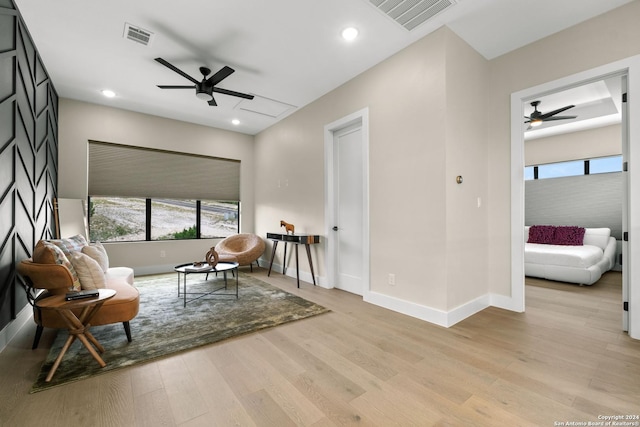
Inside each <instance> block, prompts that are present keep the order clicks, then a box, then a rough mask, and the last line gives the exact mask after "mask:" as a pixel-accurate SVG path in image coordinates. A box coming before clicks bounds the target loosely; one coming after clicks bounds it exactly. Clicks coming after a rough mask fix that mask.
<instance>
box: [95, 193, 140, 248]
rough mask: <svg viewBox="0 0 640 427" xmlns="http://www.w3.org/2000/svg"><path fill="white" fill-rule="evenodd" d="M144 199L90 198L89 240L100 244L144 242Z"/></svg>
mask: <svg viewBox="0 0 640 427" xmlns="http://www.w3.org/2000/svg"><path fill="white" fill-rule="evenodd" d="M145 206H146V201H145V199H136V198H126V197H111V198H106V197H92V198H91V199H90V200H89V239H90V240H91V241H94V242H95V241H100V242H117V241H136V240H145V235H146V234H145V230H146V225H145V222H146V207H145Z"/></svg>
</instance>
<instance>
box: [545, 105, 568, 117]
mask: <svg viewBox="0 0 640 427" xmlns="http://www.w3.org/2000/svg"><path fill="white" fill-rule="evenodd" d="M573 107H575V105H567V106H566V107H562V108H558V109H557V110H553V111H549V112H548V113H544V114H541V115H540V119H542V120H547V118H548V117H551V116H555V115H556V114H558V113H562V112H563V111H565V110H568V109H569V108H573Z"/></svg>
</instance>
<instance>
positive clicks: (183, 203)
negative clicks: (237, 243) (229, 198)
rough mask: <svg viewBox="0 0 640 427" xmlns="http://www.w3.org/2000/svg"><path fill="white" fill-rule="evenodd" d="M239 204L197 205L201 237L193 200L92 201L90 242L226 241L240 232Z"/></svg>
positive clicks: (204, 202) (119, 199)
mask: <svg viewBox="0 0 640 427" xmlns="http://www.w3.org/2000/svg"><path fill="white" fill-rule="evenodd" d="M238 206H239V204H238V202H218V201H210V200H203V201H200V236H198V235H197V217H198V215H197V209H198V203H197V201H196V200H178V199H150V203H149V210H150V212H149V213H150V215H149V217H150V219H151V221H150V224H147V208H148V207H147V199H140V198H126V197H91V198H90V199H89V234H90V239H91V240H92V241H101V242H116V241H129V242H131V241H144V240H147V229H149V235H150V236H151V240H174V239H197V238H202V239H206V238H215V237H227V236H230V235H232V234H236V233H238V232H239V220H238V218H239V215H238Z"/></svg>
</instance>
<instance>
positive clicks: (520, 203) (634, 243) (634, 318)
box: [510, 55, 640, 339]
mask: <svg viewBox="0 0 640 427" xmlns="http://www.w3.org/2000/svg"><path fill="white" fill-rule="evenodd" d="M615 75H620V76H622V75H627V78H628V80H627V83H628V88H627V89H628V91H627V94H628V102H627V112H628V119H629V120H628V124H627V125H628V132H629V133H628V141H629V147H628V162H629V172H628V174H629V176H628V180H629V181H628V182H629V212H628V218H629V224H628V230H629V241H628V249H629V250H628V259H627V260H626V262H627V266H628V272H629V286H628V290H629V336H631V337H632V338H635V339H640V268H635V269H634V268H633V261H634V260H636V258H639V257H640V195H634V193H633V191H632V190H633V189H634V188H636V189H640V170H639V171H634V168H633V165H640V120H633V117H640V103H638V102H636V103H635V104H634V103H633V99H634V95H635V99H638V100H640V55H636V56H633V57H630V58H626V59H623V60H620V61H616V62H613V63H610V64H607V65H603V66H601V67H597V68H593V69H591V70H587V71H583V72H580V73H577V74H574V75H571V76H567V77H564V78H561V79H558V80H555V81H552V82H548V83H544V84H541V85H538V86H534V87H531V88H528V89H524V90H521V91H518V92H514V93H512V94H511V304H510V305H511V307H510V308H511V309H512V310H514V311H519V312H522V311H524V309H525V295H524V294H525V292H524V132H523V131H522V118H523V117H524V105H525V103H526V102H530V101H531V100H533V99H534V98H536V97H538V96H543V95H547V94H550V93H553V92H558V91H562V90H566V89H569V88H571V87H575V86H579V85H582V84H585V83H588V82H591V81H597V80H601V79H603V78H607V77H611V76H615ZM636 251H637V252H638V255H636V253H635V252H636ZM623 261H625V260H623ZM620 305H621V306H622V302H620ZM621 309H622V307H621Z"/></svg>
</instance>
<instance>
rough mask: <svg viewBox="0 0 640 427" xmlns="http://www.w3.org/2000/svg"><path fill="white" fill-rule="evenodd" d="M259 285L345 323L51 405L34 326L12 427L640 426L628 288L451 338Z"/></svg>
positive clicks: (566, 291)
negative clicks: (604, 422) (612, 422)
mask: <svg viewBox="0 0 640 427" xmlns="http://www.w3.org/2000/svg"><path fill="white" fill-rule="evenodd" d="M254 271H255V273H254V275H255V276H257V277H259V278H261V279H263V280H265V281H268V282H270V283H272V284H274V285H276V286H280V287H282V288H284V289H286V290H288V291H290V292H292V293H295V294H299V295H301V296H303V297H304V298H307V299H309V300H312V301H315V302H317V303H320V304H322V305H324V306H326V307H328V308H330V309H331V310H332V311H331V312H330V313H328V314H323V315H320V316H317V317H314V318H311V319H306V320H302V321H298V322H294V323H290V324H287V325H283V326H279V327H276V328H273V329H269V330H266V331H263V332H260V333H255V334H250V335H246V336H243V337H239V338H236V339H232V340H228V341H226V342H223V343H219V344H214V345H210V346H207V347H203V348H200V349H196V350H192V351H188V352H184V353H181V354H179V355H176V356H173V357H168V358H165V359H162V360H159V361H156V362H151V363H147V364H143V365H139V366H134V367H131V368H126V369H122V370H119V371H115V372H111V373H107V374H105V375H100V376H97V377H94V378H91V379H88V380H84V381H79V382H77V383H72V384H68V385H65V386H62V387H58V388H55V389H52V390H48V391H44V392H40V393H36V394H28V390H29V388H30V386H31V384H32V382H33V381H34V379H35V377H36V373H37V371H38V369H39V366H40V364H41V362H42V360H43V359H44V357H45V353H46V352H47V347H48V346H49V345H50V343H51V339H52V334H51V333H50V332H47V333H45V335H44V336H43V340H42V342H41V346H40V349H38V350H35V351H32V350H31V349H30V344H31V339H32V334H33V325H32V324H29V325H27V326H26V327H25V328H23V330H22V331H21V332H20V334H19V336H18V337H16V338H15V339H14V340H13V341H12V342H11V343H10V345H9V346H8V347H7V348H6V349H5V350H4V351H3V352H2V353H1V354H0V372H1V377H0V426H7V427H9V426H11V427H13V426H19V427H22V426H52V427H54V426H154V427H156V426H189V427H191V426H213V425H219V426H232V425H238V426H253V425H257V426H278V427H281V426H292V425H298V426H335V425H371V426H393V425H398V426H410V425H416V426H430V425H442V426H444V425H449V426H519V425H523V426H554V425H560V424H554V423H566V422H585V423H587V422H589V421H591V422H597V421H599V418H598V417H599V416H610V415H636V414H640V341H635V340H632V339H630V338H629V337H628V336H627V335H626V334H625V333H623V332H621V331H620V329H621V326H620V325H621V321H620V316H621V314H620V313H621V310H620V306H621V302H620V300H621V297H620V274H619V273H608V274H607V275H605V276H604V278H603V279H602V280H601V281H600V282H599V283H598V284H597V285H595V286H592V287H579V286H575V285H568V284H554V283H552V282H545V281H541V280H533V279H531V280H527V289H526V312H525V313H520V314H519V313H512V312H508V311H505V310H501V309H497V308H489V309H486V310H484V311H482V312H481V313H478V314H476V315H474V316H472V317H471V318H469V319H466V320H464V321H462V322H460V323H458V324H457V325H455V326H453V327H451V328H448V329H446V328H442V327H438V326H434V325H432V324H429V323H426V322H423V321H420V320H417V319H413V318H410V317H407V316H404V315H401V314H398V313H394V312H391V311H388V310H385V309H383V308H379V307H376V306H373V305H370V304H366V303H363V302H362V299H361V298H360V297H357V296H354V295H351V294H349V293H346V292H342V291H338V290H325V289H322V288H314V287H313V286H312V285H309V284H302V288H301V289H300V290H297V289H296V287H295V280H293V279H291V278H287V277H284V276H282V275H279V274H275V275H272V277H271V278H267V277H266V271H265V270H264V269H258V270H256V269H254ZM425 280H427V279H425ZM133 335H134V339H135V330H133ZM107 351H108V349H107ZM67 362H68V361H67ZM63 363H65V362H63ZM636 421H637V420H636Z"/></svg>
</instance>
